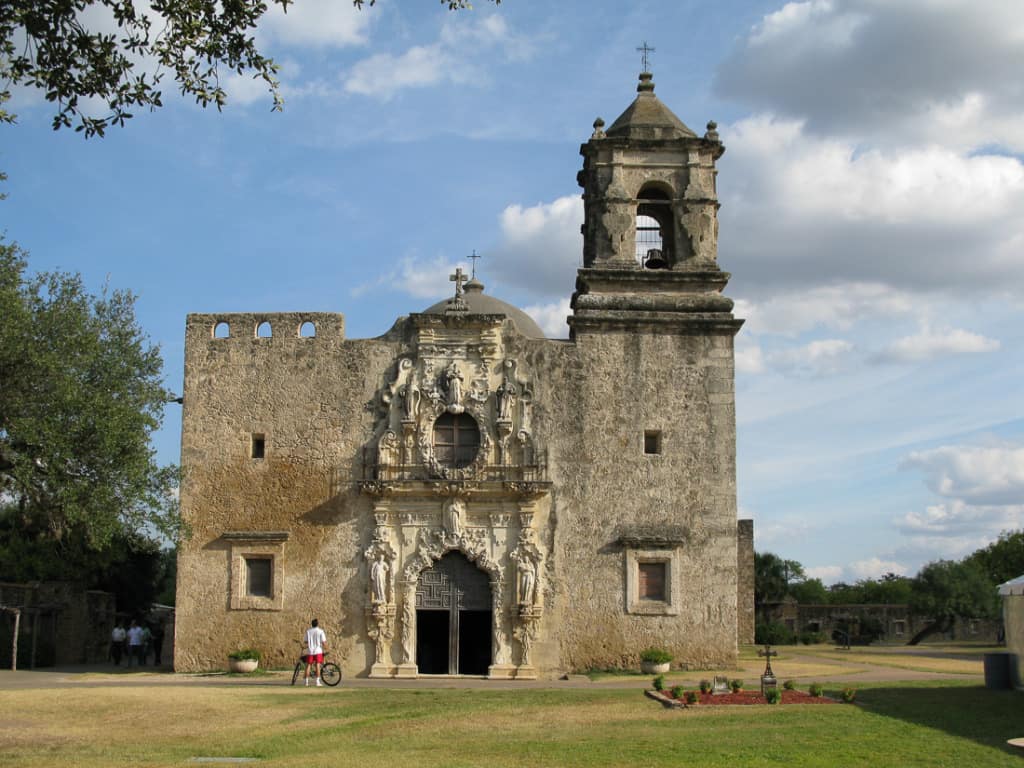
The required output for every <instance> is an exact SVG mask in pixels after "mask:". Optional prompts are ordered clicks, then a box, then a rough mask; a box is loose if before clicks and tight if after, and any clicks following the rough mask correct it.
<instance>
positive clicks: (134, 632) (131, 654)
mask: <svg viewBox="0 0 1024 768" xmlns="http://www.w3.org/2000/svg"><path fill="white" fill-rule="evenodd" d="M143 647H144V646H143V645H142V627H140V626H139V623H138V622H137V621H135V620H132V623H131V626H129V627H128V666H129V667H130V666H131V665H132V659H134V660H135V663H136V665H137V666H142V665H143V664H145V663H146V659H145V657H144V656H143V655H142V653H143Z"/></svg>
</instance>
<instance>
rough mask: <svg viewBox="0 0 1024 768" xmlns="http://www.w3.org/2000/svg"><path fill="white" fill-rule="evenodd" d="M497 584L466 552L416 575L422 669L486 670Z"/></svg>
mask: <svg viewBox="0 0 1024 768" xmlns="http://www.w3.org/2000/svg"><path fill="white" fill-rule="evenodd" d="M491 612H492V601H491V586H490V579H489V578H488V575H487V574H486V573H484V572H483V571H481V570H480V569H478V568H477V567H476V566H474V565H473V564H472V563H471V562H470V561H469V560H468V559H467V558H466V556H465V555H463V554H462V553H461V552H449V553H448V554H447V555H445V556H444V557H442V558H441V559H440V560H438V561H436V562H435V563H434V564H433V565H432V566H431V567H430V568H426V569H424V570H423V571H422V572H421V573H420V575H419V578H418V579H417V581H416V660H417V665H418V667H419V673H420V674H421V675H486V674H487V671H488V667H489V666H490V664H491V627H492V619H491Z"/></svg>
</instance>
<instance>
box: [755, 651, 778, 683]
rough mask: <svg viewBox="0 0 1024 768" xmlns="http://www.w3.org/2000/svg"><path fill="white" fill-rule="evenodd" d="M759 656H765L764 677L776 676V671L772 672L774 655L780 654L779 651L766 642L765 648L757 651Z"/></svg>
mask: <svg viewBox="0 0 1024 768" xmlns="http://www.w3.org/2000/svg"><path fill="white" fill-rule="evenodd" d="M757 655H758V656H764V662H765V663H764V677H775V673H774V672H772V656H778V655H779V652H778V651H773V650H772V647H771V645H769V644H768V643H765V644H764V650H763V651H758V652H757Z"/></svg>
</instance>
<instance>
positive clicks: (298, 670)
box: [292, 661, 306, 685]
mask: <svg viewBox="0 0 1024 768" xmlns="http://www.w3.org/2000/svg"><path fill="white" fill-rule="evenodd" d="M305 671H306V665H305V664H303V663H302V662H301V661H300V662H298V663H296V665H295V671H294V672H292V685H295V684H296V683H297V682H299V678H300V677H302V673H303V672H305Z"/></svg>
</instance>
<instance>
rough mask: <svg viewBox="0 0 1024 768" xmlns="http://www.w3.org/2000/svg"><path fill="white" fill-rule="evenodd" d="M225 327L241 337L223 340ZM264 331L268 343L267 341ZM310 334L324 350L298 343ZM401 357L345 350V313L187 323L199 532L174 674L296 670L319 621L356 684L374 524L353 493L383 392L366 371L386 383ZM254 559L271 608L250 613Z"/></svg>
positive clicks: (187, 395)
mask: <svg viewBox="0 0 1024 768" xmlns="http://www.w3.org/2000/svg"><path fill="white" fill-rule="evenodd" d="M223 322H226V323H228V324H229V326H230V329H231V334H230V336H229V337H227V338H217V337H216V336H215V329H216V328H217V326H218V325H219V324H220V323H223ZM263 322H269V323H270V326H271V330H272V333H273V335H272V336H271V337H270V338H263V337H260V336H258V335H257V328H258V327H259V325H260V324H261V323H263ZM305 322H312V323H313V324H314V325H315V326H316V335H315V336H314V337H302V336H300V335H299V329H300V327H301V325H302V324H303V323H305ZM395 344H396V342H389V341H384V340H358V341H346V340H345V339H344V321H343V318H342V316H341V315H335V314H297V313H283V314H268V315H259V314H231V315H190V316H189V317H188V320H187V326H186V344H185V385H184V411H183V416H182V465H183V467H184V468H185V475H184V477H183V481H182V487H181V504H182V514H183V517H184V519H185V521H186V523H187V524H188V525H189V527H190V529H191V530H190V537H189V538H188V539H187V540H186V541H185V542H184V543H183V544H182V546H181V547H180V548H179V560H178V585H179V588H178V605H177V622H176V625H175V632H176V634H175V668H176V669H179V670H199V669H210V668H222V667H224V666H225V664H226V656H227V654H228V653H229V652H230V651H232V650H236V649H239V648H243V647H255V648H259V649H261V650H263V651H264V652H265V653H266V654H267V663H268V664H269V665H271V666H287V665H289V664H290V663H291V662H292V661H293V660H294V658H295V657H296V656H297V655H298V652H299V640H300V639H301V637H302V635H303V632H304V630H305V628H306V627H307V626H308V625H309V620H310V618H311V617H312V616H317V617H318V618H319V619H320V621H321V624H322V625H323V626H324V627H325V628H326V630H327V632H328V634H329V636H330V637H331V639H332V641H333V647H334V648H335V649H337V651H338V655H339V656H341V657H343V658H345V660H346V664H347V665H349V666H350V669H347V670H346V671H348V672H349V673H352V672H353V671H354V670H355V669H356V668H358V669H362V668H363V667H364V666H365V659H366V657H367V654H368V652H369V653H372V649H369V648H368V641H367V640H366V635H365V631H363V630H364V627H363V618H362V604H363V592H364V589H363V583H365V582H364V581H363V582H360V571H361V570H362V569H365V565H364V562H363V558H362V552H361V548H362V545H363V544H364V543H365V541H367V540H368V536H369V532H370V531H372V528H373V523H372V520H371V518H370V512H369V505H368V503H367V501H366V500H365V499H364V498H362V497H360V495H359V494H358V493H357V492H356V491H355V489H354V482H355V480H356V479H357V478H356V473H357V471H358V467H359V461H360V458H361V451H362V447H363V445H364V443H365V442H366V440H367V439H368V437H369V435H370V430H371V427H372V424H371V419H372V414H371V413H370V412H369V411H368V410H367V409H366V407H365V406H366V404H367V402H369V401H370V400H371V399H372V397H373V394H374V391H375V389H376V387H377V386H379V384H378V382H377V381H375V377H374V375H372V374H368V372H377V371H379V372H381V374H383V372H384V371H385V369H386V368H387V367H388V365H390V364H391V361H392V360H393V358H394V356H395V349H396V347H395ZM254 436H260V437H262V439H263V441H264V442H263V457H262V458H254V448H253V445H254ZM225 534H230V535H229V536H225ZM257 534H263V535H264V536H266V535H267V534H271V537H270V539H266V538H264V539H260V538H259V537H258V536H256V535H257ZM246 536H249V538H245V537H246ZM246 554H251V555H252V554H254V555H267V556H270V557H272V558H273V559H274V574H273V587H272V589H273V598H272V599H269V600H266V601H263V602H262V604H260V605H248V606H245V607H240V605H239V604H238V600H239V595H240V594H241V592H242V588H243V584H241V583H240V579H241V578H244V573H243V572H242V570H241V569H240V567H239V565H240V563H241V562H242V558H243V557H244V556H245V555H246ZM362 579H363V580H365V574H363V575H362ZM183 587H184V588H183ZM233 601H234V604H233ZM257 602H260V601H257Z"/></svg>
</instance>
